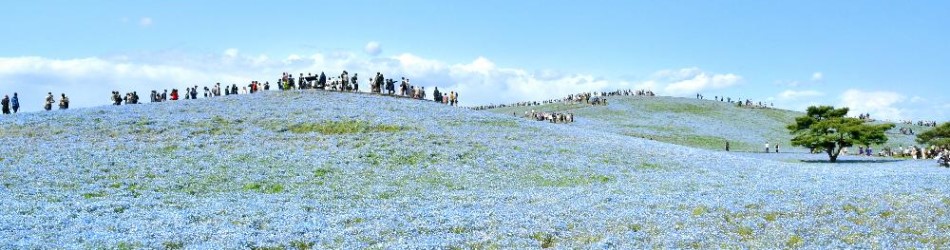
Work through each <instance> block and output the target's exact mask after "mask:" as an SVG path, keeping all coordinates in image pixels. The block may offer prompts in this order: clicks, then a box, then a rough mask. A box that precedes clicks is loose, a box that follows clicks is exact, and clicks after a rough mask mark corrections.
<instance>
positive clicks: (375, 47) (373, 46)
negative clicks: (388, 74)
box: [363, 41, 383, 56]
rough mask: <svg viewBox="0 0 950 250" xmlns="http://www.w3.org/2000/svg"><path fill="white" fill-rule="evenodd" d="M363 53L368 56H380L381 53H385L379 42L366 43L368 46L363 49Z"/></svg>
mask: <svg viewBox="0 0 950 250" xmlns="http://www.w3.org/2000/svg"><path fill="white" fill-rule="evenodd" d="M363 51H364V52H366V54H369V55H371V56H378V55H379V54H380V53H382V52H383V48H382V47H381V46H380V45H379V42H376V41H372V42H369V43H366V46H365V47H363Z"/></svg>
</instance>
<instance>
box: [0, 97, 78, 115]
mask: <svg viewBox="0 0 950 250" xmlns="http://www.w3.org/2000/svg"><path fill="white" fill-rule="evenodd" d="M55 103H57V101H56V97H54V96H53V92H49V93H47V94H46V99H45V100H44V101H43V110H46V111H50V110H53V104H55ZM0 106H2V107H3V114H11V111H12V113H13V114H15V113H17V112H18V111H20V96H19V95H18V94H17V93H16V92H14V93H13V98H10V96H9V95H4V96H3V99H2V100H0ZM59 109H69V97H66V93H63V94H61V95H60V99H59Z"/></svg>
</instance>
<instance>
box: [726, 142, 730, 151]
mask: <svg viewBox="0 0 950 250" xmlns="http://www.w3.org/2000/svg"><path fill="white" fill-rule="evenodd" d="M726 152H729V141H726Z"/></svg>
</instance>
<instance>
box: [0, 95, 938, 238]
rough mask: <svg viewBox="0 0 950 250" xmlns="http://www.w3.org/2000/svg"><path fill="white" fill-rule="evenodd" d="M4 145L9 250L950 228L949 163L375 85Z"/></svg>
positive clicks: (41, 134)
mask: <svg viewBox="0 0 950 250" xmlns="http://www.w3.org/2000/svg"><path fill="white" fill-rule="evenodd" d="M591 122H593V121H591ZM0 145H3V147H2V149H0V248H2V249H20V248H57V249H59V248H66V249H77V248H78V249H87V248H119V249H129V248H160V249H161V248H164V249H181V248H187V249H222V248H224V249H233V248H277V249H281V248H284V249H325V248H345V249H351V248H397V249H398V248H452V247H458V248H476V249H483V248H536V247H558V248H571V247H597V248H621V249H629V248H642V247H645V246H659V247H677V248H678V247H705V248H719V247H728V246H749V247H757V248H759V247H761V248H777V247H786V246H788V247H797V246H803V247H819V246H820V247H874V246H883V247H887V248H897V247H915V248H919V247H936V246H942V245H944V244H947V242H948V241H950V237H948V236H947V235H946V234H945V231H946V230H947V229H948V228H950V217H948V216H944V215H945V214H946V213H947V212H948V211H950V197H948V196H947V194H948V193H950V187H948V186H947V185H946V184H947V183H948V181H950V172H948V171H946V169H942V168H936V167H933V164H932V163H931V162H925V161H894V162H862V161H860V159H851V162H852V163H851V164H840V165H826V164H806V163H802V162H800V161H798V162H797V163H789V162H788V161H787V160H785V159H784V158H776V159H771V158H762V157H761V156H756V155H751V156H747V155H732V154H722V153H716V152H711V151H707V150H702V149H695V148H688V147H682V146H677V145H672V144H666V143H660V142H655V141H650V140H642V139H639V138H634V137H630V136H625V135H619V134H616V133H611V132H604V131H599V130H594V129H586V128H584V127H580V126H561V125H556V124H549V123H541V122H533V121H528V120H524V119H521V118H515V117H511V116H509V115H501V114H494V113H490V112H479V111H471V110H467V109H462V108H454V107H449V106H444V105H440V104H434V103H431V102H422V101H417V100H410V99H401V98H390V97H380V96H372V95H357V94H344V93H333V92H320V91H286V92H268V93H261V94H253V95H240V96H228V97H220V98H211V99H200V100H183V101H175V102H168V103H156V104H142V105H128V106H105V107H98V108H89V109H76V110H67V111H54V112H41V113H27V114H17V115H13V116H4V117H2V119H0ZM784 156H785V157H787V156H788V155H787V154H786V155H784ZM801 156H802V157H810V156H809V155H801ZM847 160H849V159H848V158H847V157H846V158H844V159H842V161H847Z"/></svg>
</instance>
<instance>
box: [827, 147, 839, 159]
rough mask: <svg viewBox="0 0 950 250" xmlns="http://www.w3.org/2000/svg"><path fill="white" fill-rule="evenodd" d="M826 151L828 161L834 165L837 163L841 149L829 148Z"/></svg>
mask: <svg viewBox="0 0 950 250" xmlns="http://www.w3.org/2000/svg"><path fill="white" fill-rule="evenodd" d="M826 151H827V152H828V160H829V161H830V162H831V163H835V162H837V161H838V154H841V147H835V146H832V147H829V148H828V149H827V150H826Z"/></svg>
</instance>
